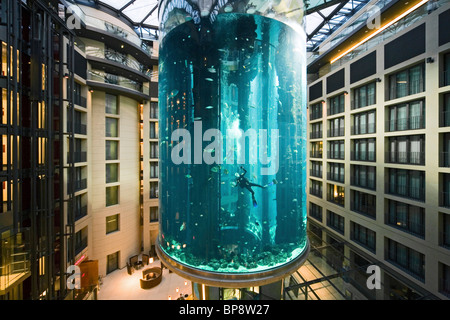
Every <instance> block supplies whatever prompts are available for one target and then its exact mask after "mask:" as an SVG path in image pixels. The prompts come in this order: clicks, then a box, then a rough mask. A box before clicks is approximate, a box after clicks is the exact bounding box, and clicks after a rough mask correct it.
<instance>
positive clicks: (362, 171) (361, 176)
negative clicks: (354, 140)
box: [350, 164, 377, 190]
mask: <svg viewBox="0 0 450 320" xmlns="http://www.w3.org/2000/svg"><path fill="white" fill-rule="evenodd" d="M376 170H377V168H376V167H375V166H360V165H354V164H352V165H351V170H350V172H351V175H350V177H351V179H350V180H351V181H350V183H351V185H352V186H355V187H360V188H366V189H370V190H375V189H376V187H377V185H376Z"/></svg>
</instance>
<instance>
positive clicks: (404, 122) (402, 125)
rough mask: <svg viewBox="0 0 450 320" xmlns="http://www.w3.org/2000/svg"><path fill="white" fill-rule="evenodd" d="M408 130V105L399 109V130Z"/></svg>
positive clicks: (400, 106)
mask: <svg viewBox="0 0 450 320" xmlns="http://www.w3.org/2000/svg"><path fill="white" fill-rule="evenodd" d="M407 129H408V106H407V105H406V104H403V105H399V106H398V107H397V130H399V131H400V130H407Z"/></svg>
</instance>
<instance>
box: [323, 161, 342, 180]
mask: <svg viewBox="0 0 450 320" xmlns="http://www.w3.org/2000/svg"><path fill="white" fill-rule="evenodd" d="M344 172H345V166H344V164H343V163H334V162H328V172H327V179H328V180H333V181H336V182H340V183H344Z"/></svg>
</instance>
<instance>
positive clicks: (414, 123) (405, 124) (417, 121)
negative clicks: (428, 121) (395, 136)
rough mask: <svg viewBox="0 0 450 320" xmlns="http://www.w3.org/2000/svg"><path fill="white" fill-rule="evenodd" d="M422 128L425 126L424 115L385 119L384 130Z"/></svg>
mask: <svg viewBox="0 0 450 320" xmlns="http://www.w3.org/2000/svg"><path fill="white" fill-rule="evenodd" d="M424 128H425V117H424V116H415V117H406V118H402V119H395V120H387V121H386V132H393V131H404V130H417V129H424Z"/></svg>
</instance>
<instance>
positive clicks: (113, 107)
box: [105, 93, 119, 114]
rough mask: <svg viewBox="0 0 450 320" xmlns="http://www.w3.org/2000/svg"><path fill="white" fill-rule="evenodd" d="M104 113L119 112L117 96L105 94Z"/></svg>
mask: <svg viewBox="0 0 450 320" xmlns="http://www.w3.org/2000/svg"><path fill="white" fill-rule="evenodd" d="M105 113H107V114H119V107H118V104H117V96H115V95H112V94H108V93H107V94H106V95H105Z"/></svg>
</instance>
